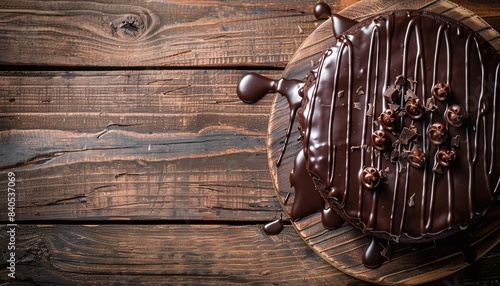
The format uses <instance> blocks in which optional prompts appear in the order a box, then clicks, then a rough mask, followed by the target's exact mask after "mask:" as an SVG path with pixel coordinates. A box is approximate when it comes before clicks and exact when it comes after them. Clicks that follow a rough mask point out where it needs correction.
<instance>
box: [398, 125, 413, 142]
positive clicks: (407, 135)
mask: <svg viewBox="0 0 500 286" xmlns="http://www.w3.org/2000/svg"><path fill="white" fill-rule="evenodd" d="M416 136H417V132H416V131H415V128H411V126H410V128H408V127H403V131H401V134H399V142H401V144H403V145H408V144H409V143H410V141H411V140H413V138H415V137H416Z"/></svg>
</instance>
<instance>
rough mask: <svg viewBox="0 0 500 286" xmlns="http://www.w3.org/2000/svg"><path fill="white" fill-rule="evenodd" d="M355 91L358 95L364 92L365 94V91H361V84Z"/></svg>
mask: <svg viewBox="0 0 500 286" xmlns="http://www.w3.org/2000/svg"><path fill="white" fill-rule="evenodd" d="M356 93H357V94H358V95H364V94H365V92H364V91H363V87H362V86H360V87H358V89H356Z"/></svg>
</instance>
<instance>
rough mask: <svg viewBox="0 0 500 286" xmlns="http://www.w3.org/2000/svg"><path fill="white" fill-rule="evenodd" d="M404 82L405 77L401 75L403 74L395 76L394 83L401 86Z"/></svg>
mask: <svg viewBox="0 0 500 286" xmlns="http://www.w3.org/2000/svg"><path fill="white" fill-rule="evenodd" d="M405 83H406V79H405V78H404V77H403V75H398V76H397V77H396V80H395V81H394V85H399V86H402V85H404V84H405Z"/></svg>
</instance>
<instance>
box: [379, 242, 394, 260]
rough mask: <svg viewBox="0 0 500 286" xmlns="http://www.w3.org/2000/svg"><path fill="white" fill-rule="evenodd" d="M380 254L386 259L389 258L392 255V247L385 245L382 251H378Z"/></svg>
mask: <svg viewBox="0 0 500 286" xmlns="http://www.w3.org/2000/svg"><path fill="white" fill-rule="evenodd" d="M380 255H382V257H384V258H385V259H387V260H389V261H390V260H391V257H392V248H391V246H390V245H388V246H385V247H384V248H383V249H382V251H380Z"/></svg>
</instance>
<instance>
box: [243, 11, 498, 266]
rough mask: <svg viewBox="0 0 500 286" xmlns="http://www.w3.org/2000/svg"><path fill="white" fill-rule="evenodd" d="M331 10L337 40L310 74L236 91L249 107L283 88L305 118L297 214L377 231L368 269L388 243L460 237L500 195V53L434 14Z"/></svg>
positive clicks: (294, 112) (258, 79) (295, 178)
mask: <svg viewBox="0 0 500 286" xmlns="http://www.w3.org/2000/svg"><path fill="white" fill-rule="evenodd" d="M324 9H326V8H325V7H319V6H318V7H316V10H318V11H315V14H317V16H318V15H319V16H320V17H322V18H324V17H325V13H327V12H325V10H324ZM331 18H332V19H331V22H332V28H333V34H334V36H335V39H336V41H335V44H334V45H333V46H331V47H330V48H328V49H327V50H326V51H325V53H324V54H323V56H322V57H321V58H320V59H319V61H318V62H317V63H316V64H315V65H314V66H313V67H312V68H311V69H310V72H309V74H307V75H306V77H305V80H304V82H301V81H297V80H287V79H280V80H277V81H274V80H271V79H267V78H265V77H262V76H260V75H257V74H253V73H251V74H249V75H247V76H245V77H244V78H243V79H242V80H241V82H240V84H239V85H238V90H237V93H238V96H239V97H240V98H241V99H242V100H243V101H245V102H247V103H251V102H256V101H258V100H259V99H260V98H262V96H264V94H266V93H269V92H278V93H280V94H281V95H283V96H285V97H286V98H287V100H288V103H289V106H290V122H293V120H294V118H295V117H296V118H297V120H298V122H299V130H300V141H301V144H302V146H303V149H302V150H301V151H300V152H299V154H298V155H297V157H296V159H295V164H294V168H293V170H291V175H290V182H291V184H292V186H293V187H294V189H295V201H294V203H293V206H292V210H291V214H290V216H291V219H293V220H297V219H300V218H301V217H304V216H306V215H309V214H311V213H314V212H316V211H319V212H321V213H322V218H323V225H324V226H325V227H326V228H330V229H334V228H338V227H340V226H341V225H342V223H343V220H345V221H347V222H348V223H350V224H351V225H353V226H355V227H356V228H358V229H360V230H361V231H363V232H365V233H369V234H370V235H372V237H373V238H374V239H373V241H372V243H371V244H370V245H369V247H368V248H367V249H366V250H365V254H364V256H363V257H362V259H363V263H364V264H365V266H367V267H370V268H374V267H378V266H379V265H380V264H381V263H383V261H385V260H386V259H389V254H390V244H391V243H420V242H428V241H436V240H438V239H442V238H445V237H449V236H450V235H452V234H457V236H458V237H460V235H461V234H462V233H464V232H463V231H464V230H466V229H467V228H469V227H470V226H471V225H473V224H474V223H475V222H476V221H479V220H480V219H481V217H483V216H484V214H485V213H486V212H487V211H488V210H489V209H491V208H492V207H493V206H496V205H497V204H498V201H499V193H498V190H499V186H500V179H499V175H500V158H499V155H500V151H499V149H498V148H497V145H498V144H499V143H500V142H499V140H500V139H499V137H500V122H499V119H498V113H499V112H500V109H499V104H498V95H497V92H499V84H498V83H499V80H500V79H499V75H500V54H499V52H498V51H496V50H495V49H494V48H493V47H492V46H491V45H490V44H489V43H488V42H487V41H486V40H484V39H483V38H481V37H480V36H479V35H478V34H477V33H475V32H474V31H473V30H471V29H469V28H468V27H467V26H465V25H463V24H462V23H460V22H457V21H455V20H453V19H450V18H447V17H444V16H441V15H436V14H432V13H429V12H422V11H397V12H393V13H390V14H385V15H378V16H375V17H372V18H370V19H367V20H365V21H363V22H361V23H357V22H355V21H353V20H350V19H346V18H343V17H341V16H339V15H335V14H334V15H331ZM291 125H292V124H290V126H291ZM290 128H291V127H290ZM290 128H289V129H288V130H287V134H286V142H285V144H284V147H283V150H282V154H281V155H283V152H285V150H284V148H285V147H286V144H287V142H288V137H289V135H290ZM280 160H281V156H280V159H278V162H277V164H278V165H279V163H280ZM325 205H326V206H325ZM458 240H460V241H461V242H460V243H461V244H462V245H463V251H462V252H463V253H464V256H466V258H467V260H468V261H472V260H474V259H475V256H474V255H473V253H472V252H471V250H470V247H469V246H467V243H463V239H462V238H457V241H458ZM465 254H467V255H465Z"/></svg>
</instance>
